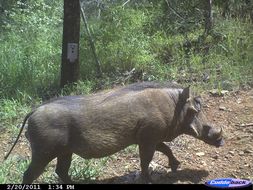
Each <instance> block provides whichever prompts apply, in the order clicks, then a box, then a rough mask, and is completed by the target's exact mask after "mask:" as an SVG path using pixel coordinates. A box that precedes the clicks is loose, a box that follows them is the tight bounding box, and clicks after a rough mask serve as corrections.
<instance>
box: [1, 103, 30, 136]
mask: <svg viewBox="0 0 253 190" xmlns="http://www.w3.org/2000/svg"><path fill="white" fill-rule="evenodd" d="M29 112H30V108H29V106H28V105H26V104H24V103H21V102H20V101H18V100H15V99H0V128H1V129H6V130H8V131H11V133H13V135H17V133H18V129H17V128H16V126H17V125H19V124H20V123H22V119H23V118H24V116H25V115H26V114H27V113H29Z"/></svg>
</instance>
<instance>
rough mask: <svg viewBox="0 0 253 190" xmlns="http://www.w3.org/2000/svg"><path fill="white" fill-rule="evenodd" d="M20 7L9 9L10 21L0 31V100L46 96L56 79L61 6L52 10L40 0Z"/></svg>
mask: <svg viewBox="0 0 253 190" xmlns="http://www.w3.org/2000/svg"><path fill="white" fill-rule="evenodd" d="M20 4H22V3H21V1H17V3H16V4H15V6H14V7H15V8H12V9H11V10H9V19H10V20H11V21H10V22H9V23H6V24H5V29H6V30H2V31H0V32H1V36H0V43H1V46H0V51H1V57H0V62H1V64H0V89H1V90H0V97H7V96H11V97H18V96H19V95H18V91H21V92H27V93H29V94H32V95H37V94H39V93H45V91H47V90H48V89H50V86H56V85H57V83H58V80H59V74H58V73H59V68H60V67H59V66H60V65H59V63H60V55H61V49H60V48H59V47H60V45H61V30H62V29H61V27H59V24H61V22H62V21H61V19H60V15H61V14H62V8H61V6H60V5H61V4H59V3H58V5H57V6H56V4H54V6H55V7H56V8H55V9H53V8H52V7H51V6H49V5H47V4H46V2H44V1H43V0H40V1H36V2H34V3H28V2H27V4H24V5H23V4H22V5H23V8H17V7H18V6H19V5H20ZM52 30H54V31H55V32H51V31H52Z"/></svg>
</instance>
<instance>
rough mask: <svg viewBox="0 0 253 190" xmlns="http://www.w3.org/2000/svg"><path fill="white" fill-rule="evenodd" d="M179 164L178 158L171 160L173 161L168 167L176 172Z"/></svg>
mask: <svg viewBox="0 0 253 190" xmlns="http://www.w3.org/2000/svg"><path fill="white" fill-rule="evenodd" d="M179 166H180V162H179V161H178V160H173V162H172V163H170V168H171V171H172V172H176V171H177V169H178V167H179Z"/></svg>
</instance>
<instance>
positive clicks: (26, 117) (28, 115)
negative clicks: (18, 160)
mask: <svg viewBox="0 0 253 190" xmlns="http://www.w3.org/2000/svg"><path fill="white" fill-rule="evenodd" d="M33 112H34V111H32V112H30V113H28V114H27V115H26V116H25V119H24V121H23V124H22V126H21V129H20V131H19V134H18V136H17V138H16V140H15V142H14V144H13V145H12V147H11V149H10V151H9V152H8V154H7V155H6V156H5V157H4V160H6V159H7V158H8V157H9V155H10V153H11V151H12V150H13V148H14V147H15V145H16V144H17V142H18V139H19V137H20V135H21V133H22V131H23V129H24V127H25V123H26V121H27V119H28V118H29V117H30V116H31V115H32V114H33Z"/></svg>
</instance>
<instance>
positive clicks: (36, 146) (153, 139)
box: [5, 82, 224, 184]
mask: <svg viewBox="0 0 253 190" xmlns="http://www.w3.org/2000/svg"><path fill="white" fill-rule="evenodd" d="M27 120H28V128H27V132H26V137H27V138H28V140H29V141H30V145H31V149H32V161H31V163H30V165H29V167H28V169H27V170H26V171H25V173H24V176H23V183H25V184H27V183H32V182H33V181H34V180H35V179H36V178H38V177H39V175H40V174H41V173H42V172H43V170H44V169H45V167H46V166H47V164H48V163H49V162H50V161H51V160H53V159H54V158H57V166H56V173H57V174H58V176H59V177H60V178H61V180H62V181H63V182H65V183H71V177H70V176H69V174H68V170H69V168H70V165H71V157H72V154H73V153H75V154H77V155H79V156H81V157H83V158H85V159H89V158H101V157H105V156H109V155H111V154H114V153H116V152H118V151H120V150H122V149H124V148H126V147H128V146H129V145H132V144H138V146H139V154H140V165H141V177H142V179H143V180H144V181H143V182H150V181H151V179H150V176H149V172H148V166H149V163H150V162H151V160H152V157H153V155H154V152H155V151H160V152H162V153H164V154H165V155H166V156H167V157H168V159H169V166H170V167H171V169H172V171H176V170H177V168H178V166H179V164H180V162H179V161H178V160H177V159H176V158H175V157H174V155H173V153H172V151H171V149H170V148H169V146H168V145H166V144H165V143H164V142H169V141H172V140H173V139H174V138H176V137H177V136H179V135H181V134H188V135H191V136H193V137H196V138H197V139H200V140H202V141H204V142H206V143H207V144H210V145H214V146H216V147H219V146H222V145H223V143H224V141H223V137H222V128H221V129H220V130H216V129H215V128H214V127H213V126H212V125H210V124H208V122H207V120H206V118H205V116H204V114H203V111H202V103H201V98H200V97H199V96H193V95H192V93H190V88H189V87H187V88H181V87H178V86H177V85H174V84H159V83H155V82H144V83H136V84H132V85H129V86H126V87H122V88H118V89H114V90H111V91H103V92H100V93H97V94H92V95H86V96H67V97H61V98H58V99H55V100H52V101H50V102H48V103H44V104H42V105H41V106H39V107H38V108H36V109H35V110H33V111H32V112H31V113H29V114H28V115H27V116H26V117H25V119H24V121H23V125H22V127H21V129H20V133H19V135H18V137H17V139H16V141H15V143H14V145H13V146H12V148H11V150H12V149H13V147H14V146H15V144H16V142H17V141H18V138H19V136H20V134H21V132H22V130H23V128H24V126H25V123H26V121H27ZM11 150H10V152H11ZM10 152H9V153H8V154H7V156H6V157H5V158H7V157H8V155H9V154H10Z"/></svg>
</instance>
